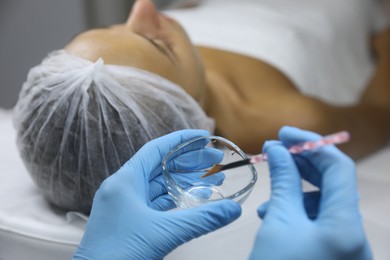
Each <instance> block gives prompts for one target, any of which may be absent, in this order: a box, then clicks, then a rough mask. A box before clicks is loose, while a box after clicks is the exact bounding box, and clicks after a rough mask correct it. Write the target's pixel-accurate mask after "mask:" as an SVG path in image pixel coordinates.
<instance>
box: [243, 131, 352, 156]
mask: <svg viewBox="0 0 390 260" xmlns="http://www.w3.org/2000/svg"><path fill="white" fill-rule="evenodd" d="M349 139H350V134H349V133H348V132H347V131H342V132H338V133H335V134H331V135H328V136H325V137H324V138H321V139H320V140H317V141H309V142H304V143H301V144H297V145H293V146H291V147H290V148H288V151H289V152H290V153H292V154H297V153H302V152H304V151H310V150H314V149H316V148H318V147H321V146H324V145H329V144H342V143H346V142H348V141H349ZM266 160H267V154H264V153H261V154H257V155H253V156H252V157H251V160H250V162H251V163H259V162H263V161H266Z"/></svg>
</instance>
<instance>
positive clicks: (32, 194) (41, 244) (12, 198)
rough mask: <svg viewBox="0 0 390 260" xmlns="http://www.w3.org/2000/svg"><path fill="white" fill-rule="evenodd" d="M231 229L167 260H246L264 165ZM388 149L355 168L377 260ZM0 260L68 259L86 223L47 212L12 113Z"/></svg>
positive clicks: (388, 229) (383, 233)
mask: <svg viewBox="0 0 390 260" xmlns="http://www.w3.org/2000/svg"><path fill="white" fill-rule="evenodd" d="M257 169H258V171H259V174H260V176H259V181H258V182H257V184H256V186H255V189H254V191H253V192H252V194H251V195H250V196H249V198H248V199H247V201H246V202H245V203H244V205H243V214H242V216H241V217H240V219H239V220H237V221H236V222H234V223H233V224H231V225H229V226H227V227H225V228H222V229H220V230H218V231H216V232H214V233H211V234H208V235H206V236H203V237H201V238H198V239H195V240H193V241H191V242H190V243H187V244H185V245H183V246H181V247H179V248H177V249H176V250H174V251H173V252H172V253H171V254H169V255H168V256H167V257H166V259H168V260H174V259H181V260H192V259H225V260H229V259H232V260H233V259H234V260H236V259H245V258H246V257H247V256H248V254H249V252H250V250H251V247H252V243H253V239H254V237H255V234H256V231H257V229H258V226H259V225H260V220H259V219H258V217H257V214H256V208H257V206H258V205H260V203H261V202H263V201H265V200H267V198H268V196H269V178H268V169H267V165H266V164H261V165H258V167H257ZM389 169H390V146H387V147H385V148H384V149H383V150H381V151H379V152H377V153H376V154H374V155H372V156H371V157H369V158H367V159H365V160H363V161H361V162H359V164H358V180H359V190H360V193H361V209H362V212H363V216H364V223H365V228H366V231H367V234H368V237H369V240H370V243H371V245H372V248H373V251H374V256H375V259H378V260H390V247H389V244H390V223H389V221H388V219H389V216H390V207H389V202H390V170H389ZM0 176H1V181H0V259H1V260H14V259H15V260H18V259H31V260H35V259H37V260H38V259H39V260H44V259H58V260H61V259H71V256H72V254H73V252H74V250H75V248H76V246H77V244H78V242H79V241H80V239H81V237H82V234H83V231H84V227H85V223H86V220H85V218H83V216H82V215H79V214H77V213H72V212H62V211H59V210H56V209H55V208H53V207H51V206H50V205H49V204H48V203H47V202H46V201H45V200H44V199H43V197H42V196H41V194H40V193H39V191H38V190H37V189H36V188H35V186H34V184H33V183H32V181H31V179H30V177H29V176H28V173H27V172H26V170H25V168H24V166H23V164H22V162H21V160H20V158H19V155H18V153H17V150H16V146H15V131H14V129H13V127H12V122H11V111H4V110H0Z"/></svg>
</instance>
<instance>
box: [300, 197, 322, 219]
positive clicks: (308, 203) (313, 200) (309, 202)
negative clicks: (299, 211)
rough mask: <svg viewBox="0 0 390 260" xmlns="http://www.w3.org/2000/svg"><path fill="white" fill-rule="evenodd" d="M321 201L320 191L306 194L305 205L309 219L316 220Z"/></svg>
mask: <svg viewBox="0 0 390 260" xmlns="http://www.w3.org/2000/svg"><path fill="white" fill-rule="evenodd" d="M320 199H321V193H320V192H319V191H311V192H305V193H304V198H303V200H304V204H305V210H306V214H307V217H308V218H309V219H316V218H317V215H318V209H319V204H320Z"/></svg>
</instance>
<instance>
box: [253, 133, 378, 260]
mask: <svg viewBox="0 0 390 260" xmlns="http://www.w3.org/2000/svg"><path fill="white" fill-rule="evenodd" d="M279 138H280V140H281V142H278V141H270V142H267V143H266V144H265V146H264V152H266V153H267V155H268V162H269V168H270V173H271V190H272V191H271V197H270V200H269V202H268V203H266V204H264V205H262V206H261V207H260V208H259V210H258V213H259V216H260V217H262V219H263V223H262V225H261V227H260V229H259V231H258V234H257V237H256V241H255V244H254V248H253V251H252V253H251V256H250V259H267V260H269V259H302V260H305V259H308V260H309V259H310V260H312V259H316V260H319V259H326V260H329V259H332V260H333V259H343V260H345V259H354V260H356V259H371V258H372V255H371V251H370V247H369V245H368V242H367V240H366V237H365V233H364V230H363V224H362V217H361V215H360V213H359V205H358V203H359V195H358V193H357V190H356V179H355V177H356V176H355V165H354V162H353V161H352V160H351V159H350V158H349V157H347V156H346V155H344V154H343V153H342V152H340V151H339V150H338V149H337V148H336V147H334V146H326V147H322V148H319V149H317V150H316V151H313V152H305V153H304V154H299V155H294V156H292V155H291V154H290V153H289V152H288V151H287V149H286V148H285V147H289V146H291V145H293V144H297V143H300V142H305V141H313V140H317V139H319V138H320V136H319V135H317V134H314V133H311V132H307V131H302V130H299V129H297V128H293V127H284V128H282V129H281V131H280V133H279ZM301 177H303V178H304V179H306V180H307V181H309V182H310V183H312V184H314V185H315V186H317V187H318V188H319V189H320V192H311V193H308V194H306V196H305V195H304V193H303V192H302V187H301Z"/></svg>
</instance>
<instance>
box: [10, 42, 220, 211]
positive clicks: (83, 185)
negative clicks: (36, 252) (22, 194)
mask: <svg viewBox="0 0 390 260" xmlns="http://www.w3.org/2000/svg"><path fill="white" fill-rule="evenodd" d="M14 124H15V127H16V129H17V145H18V149H19V152H20V154H21V157H22V159H23V161H24V163H25V165H26V168H27V170H28V172H29V173H30V175H31V176H32V179H33V180H34V182H35V183H36V184H37V186H38V187H39V188H40V190H41V191H42V192H43V194H44V195H45V197H46V198H47V199H48V200H49V201H50V202H52V203H53V204H55V205H57V206H59V207H61V208H63V209H65V210H75V211H80V212H84V213H89V211H90V208H91V204H92V199H93V196H94V194H95V191H96V190H97V189H98V187H99V185H100V184H101V182H102V181H103V180H104V179H105V178H107V177H108V176H109V175H111V174H113V173H114V172H115V171H116V170H117V169H119V168H120V166H121V165H122V164H124V163H125V162H126V161H127V160H128V159H129V158H130V157H131V156H133V154H134V153H135V152H136V151H137V150H138V149H139V148H141V146H142V145H143V144H145V143H146V142H148V141H149V140H151V139H154V138H157V137H159V136H162V135H164V134H167V133H170V132H173V131H176V130H180V129H187V128H199V129H206V130H209V131H212V130H213V128H214V121H213V120H212V119H210V118H208V117H207V116H206V115H205V113H204V112H203V111H202V109H201V108H200V106H199V105H198V103H197V102H196V101H195V100H194V99H192V97H191V96H189V95H188V94H187V93H186V92H185V91H184V90H182V89H181V88H180V87H179V86H177V85H175V84H173V83H172V82H170V81H168V80H166V79H164V78H162V77H160V76H158V75H155V74H152V73H150V72H147V71H143V70H139V69H135V68H130V67H125V66H115V65H106V64H104V63H103V60H102V59H99V60H98V61H97V62H95V63H93V62H90V61H88V60H85V59H82V58H79V57H76V56H73V55H70V54H69V53H67V52H65V51H64V50H60V51H55V52H52V53H50V54H49V55H48V57H46V58H45V59H44V60H43V62H42V63H41V64H40V65H38V66H36V67H34V68H32V69H31V70H30V72H29V74H28V77H27V80H26V82H25V83H24V85H23V88H22V90H21V93H20V94H19V99H18V102H17V104H16V106H15V109H14Z"/></svg>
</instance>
